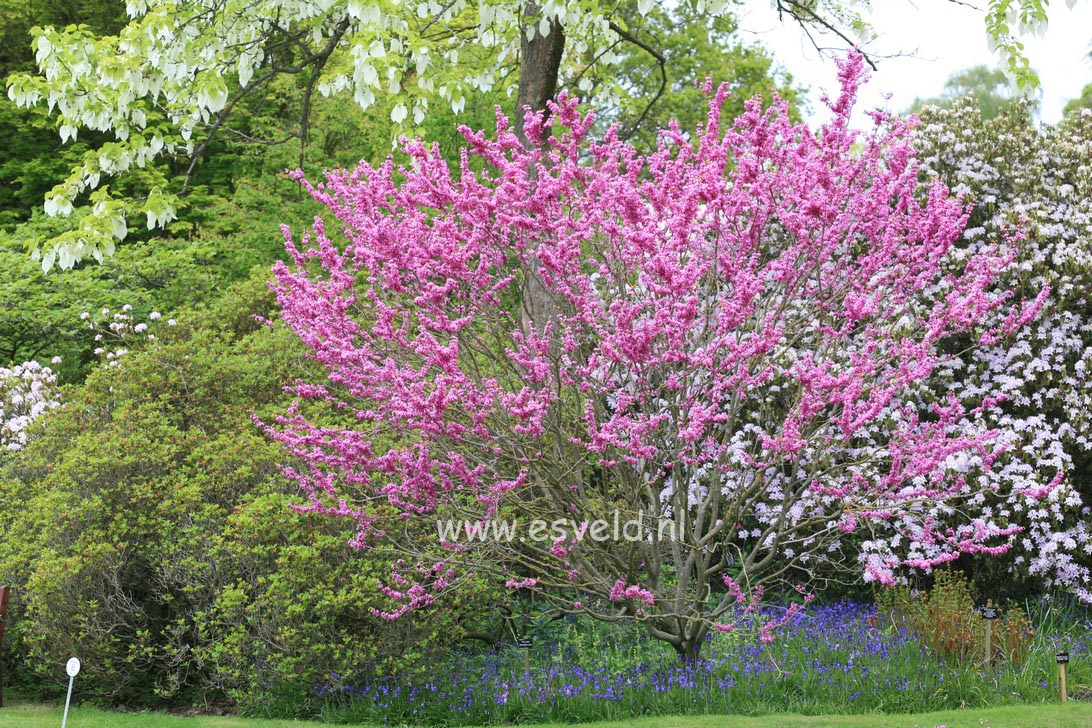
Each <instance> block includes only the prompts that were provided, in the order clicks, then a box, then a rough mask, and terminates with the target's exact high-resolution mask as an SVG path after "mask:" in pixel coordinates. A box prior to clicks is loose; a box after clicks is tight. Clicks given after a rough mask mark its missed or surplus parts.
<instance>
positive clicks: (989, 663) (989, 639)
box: [986, 619, 993, 667]
mask: <svg viewBox="0 0 1092 728" xmlns="http://www.w3.org/2000/svg"><path fill="white" fill-rule="evenodd" d="M986 667H993V620H992V619H987V620H986Z"/></svg>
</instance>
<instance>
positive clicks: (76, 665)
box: [61, 657, 80, 728]
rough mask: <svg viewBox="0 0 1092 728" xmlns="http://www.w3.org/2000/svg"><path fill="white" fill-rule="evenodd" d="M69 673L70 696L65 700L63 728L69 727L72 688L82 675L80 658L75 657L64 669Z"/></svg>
mask: <svg viewBox="0 0 1092 728" xmlns="http://www.w3.org/2000/svg"><path fill="white" fill-rule="evenodd" d="M64 670H65V672H67V673H68V696H67V697H66V698H65V699H64V717H62V718H61V728H65V726H66V725H68V706H69V704H70V703H71V702H72V686H73V684H75V682H76V676H77V675H79V674H80V658H78V657H73V658H72V659H71V660H69V661H68V664H67V665H65V667H64Z"/></svg>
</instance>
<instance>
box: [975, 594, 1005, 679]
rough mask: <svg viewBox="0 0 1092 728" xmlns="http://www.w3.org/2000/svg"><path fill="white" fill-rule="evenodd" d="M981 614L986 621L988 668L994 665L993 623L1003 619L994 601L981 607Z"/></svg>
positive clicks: (990, 600) (989, 600)
mask: <svg viewBox="0 0 1092 728" xmlns="http://www.w3.org/2000/svg"><path fill="white" fill-rule="evenodd" d="M978 611H979V612H981V614H982V619H984V620H986V645H985V652H986V659H985V664H986V666H987V667H989V666H990V665H992V664H993V621H994V620H995V619H998V618H1000V617H1001V612H1000V610H998V609H997V607H995V606H994V605H993V600H992V599H988V600H986V606H984V607H979V610H978Z"/></svg>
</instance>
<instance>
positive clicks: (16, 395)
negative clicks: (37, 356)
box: [0, 361, 60, 451]
mask: <svg viewBox="0 0 1092 728" xmlns="http://www.w3.org/2000/svg"><path fill="white" fill-rule="evenodd" d="M59 405H60V397H59V392H58V389H57V375H56V374H54V373H53V370H52V369H50V368H49V367H47V366H42V365H41V364H39V363H38V362H36V361H27V362H23V363H22V364H17V365H15V366H14V367H12V368H10V369H9V368H7V367H0V450H7V451H14V450H20V449H22V448H23V447H24V446H25V445H26V444H27V429H28V428H29V427H30V425H31V424H32V423H33V422H34V421H35V420H36V419H38V418H39V417H41V416H42V415H43V414H44V413H45V412H46V411H47V410H49V409H52V408H53V407H57V406H59Z"/></svg>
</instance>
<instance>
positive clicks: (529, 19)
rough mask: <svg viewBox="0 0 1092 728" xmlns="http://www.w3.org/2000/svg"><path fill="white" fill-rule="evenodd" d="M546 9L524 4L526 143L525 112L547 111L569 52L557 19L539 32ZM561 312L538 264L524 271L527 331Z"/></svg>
mask: <svg viewBox="0 0 1092 728" xmlns="http://www.w3.org/2000/svg"><path fill="white" fill-rule="evenodd" d="M541 21H542V10H541V9H540V8H539V7H538V5H536V4H535V3H534V2H527V3H526V4H525V5H524V6H523V28H524V31H523V32H522V33H521V35H520V56H519V90H518V92H517V94H516V118H515V126H516V135H517V136H518V137H519V139H520V141H522V142H523V144H524V145H526V144H527V136H526V134H525V133H524V129H523V115H524V113H525V110H526V109H527V108H528V107H529V108H530V110H531V111H546V102H547V101H551V100H552V99H553V98H554V94H556V93H557V78H558V74H559V72H560V69H561V56H562V54H563V53H564V51H565V31H564V30H563V29H562V27H561V23H559V22H558V21H557V20H556V19H554V20H551V21H549V23H550V32H549V33H548V34H547V35H543V34H542V33H540V32H539V26H540V23H541ZM527 28H534V29H535V31H534V37H533V38H531V39H528V38H527V35H528V34H527V30H526V29H527ZM556 314H557V306H556V304H555V302H554V301H553V300H552V299H551V297H550V295H549V293H548V292H547V291H546V289H545V288H544V287H543V285H542V281H541V279H540V278H539V276H538V271H537V266H535V265H531V266H529V269H528V270H526V271H524V284H523V317H522V318H523V330H524V331H525V332H526V331H528V328H529V327H528V324H530V323H532V322H533V323H535V324H537V326H538V328H539V329H540V330H541V327H542V326H544V325H545V324H546V322H547V321H549V320H550V319H551V318H553V317H554V316H555V315H556Z"/></svg>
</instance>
